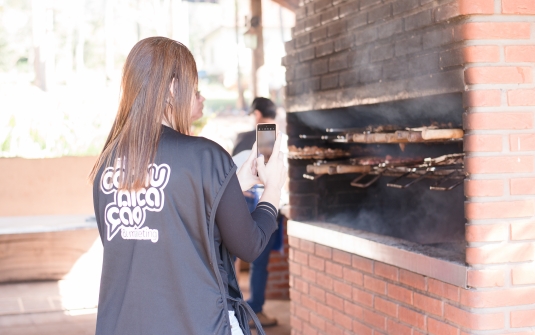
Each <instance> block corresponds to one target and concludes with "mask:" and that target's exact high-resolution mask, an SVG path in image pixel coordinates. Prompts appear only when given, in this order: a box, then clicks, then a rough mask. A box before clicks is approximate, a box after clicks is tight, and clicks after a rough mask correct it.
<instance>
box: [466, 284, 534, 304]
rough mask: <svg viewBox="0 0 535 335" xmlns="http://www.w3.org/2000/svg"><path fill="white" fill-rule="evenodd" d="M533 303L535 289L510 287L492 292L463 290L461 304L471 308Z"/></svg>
mask: <svg viewBox="0 0 535 335" xmlns="http://www.w3.org/2000/svg"><path fill="white" fill-rule="evenodd" d="M533 303H535V287H512V288H507V289H500V290H493V291H478V290H463V291H462V292H461V304H463V305H464V306H467V307H471V308H491V307H506V306H520V305H531V304H533Z"/></svg>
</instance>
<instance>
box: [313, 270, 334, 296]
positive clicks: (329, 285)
mask: <svg viewBox="0 0 535 335" xmlns="http://www.w3.org/2000/svg"><path fill="white" fill-rule="evenodd" d="M316 283H317V284H318V285H319V286H321V287H323V288H324V289H326V290H327V292H328V291H332V289H333V279H332V278H331V277H329V276H326V275H325V274H323V273H317V274H316Z"/></svg>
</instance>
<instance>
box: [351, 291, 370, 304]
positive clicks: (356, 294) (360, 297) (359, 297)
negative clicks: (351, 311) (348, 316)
mask: <svg viewBox="0 0 535 335" xmlns="http://www.w3.org/2000/svg"><path fill="white" fill-rule="evenodd" d="M353 301H355V302H358V303H359V304H362V305H366V306H369V307H372V306H373V294H370V293H368V292H366V291H363V290H360V289H358V288H353Z"/></svg>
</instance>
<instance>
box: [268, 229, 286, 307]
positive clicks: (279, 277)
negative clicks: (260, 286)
mask: <svg viewBox="0 0 535 335" xmlns="http://www.w3.org/2000/svg"><path fill="white" fill-rule="evenodd" d="M283 228H284V232H283V239H284V243H283V247H282V251H281V252H279V251H277V250H274V251H271V254H270V256H269V265H268V272H269V275H268V282H267V285H266V299H289V298H290V292H289V278H290V271H289V269H288V253H289V246H288V235H287V233H286V219H284V222H283Z"/></svg>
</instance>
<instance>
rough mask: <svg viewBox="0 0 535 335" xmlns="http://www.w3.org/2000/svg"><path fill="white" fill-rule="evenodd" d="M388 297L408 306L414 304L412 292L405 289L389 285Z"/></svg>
mask: <svg viewBox="0 0 535 335" xmlns="http://www.w3.org/2000/svg"><path fill="white" fill-rule="evenodd" d="M387 288H388V296H389V297H390V298H392V299H395V300H398V301H401V302H404V303H406V304H409V305H411V304H412V291H411V290H407V289H406V288H404V287H401V286H397V285H393V284H390V283H389V284H388V286H387Z"/></svg>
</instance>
